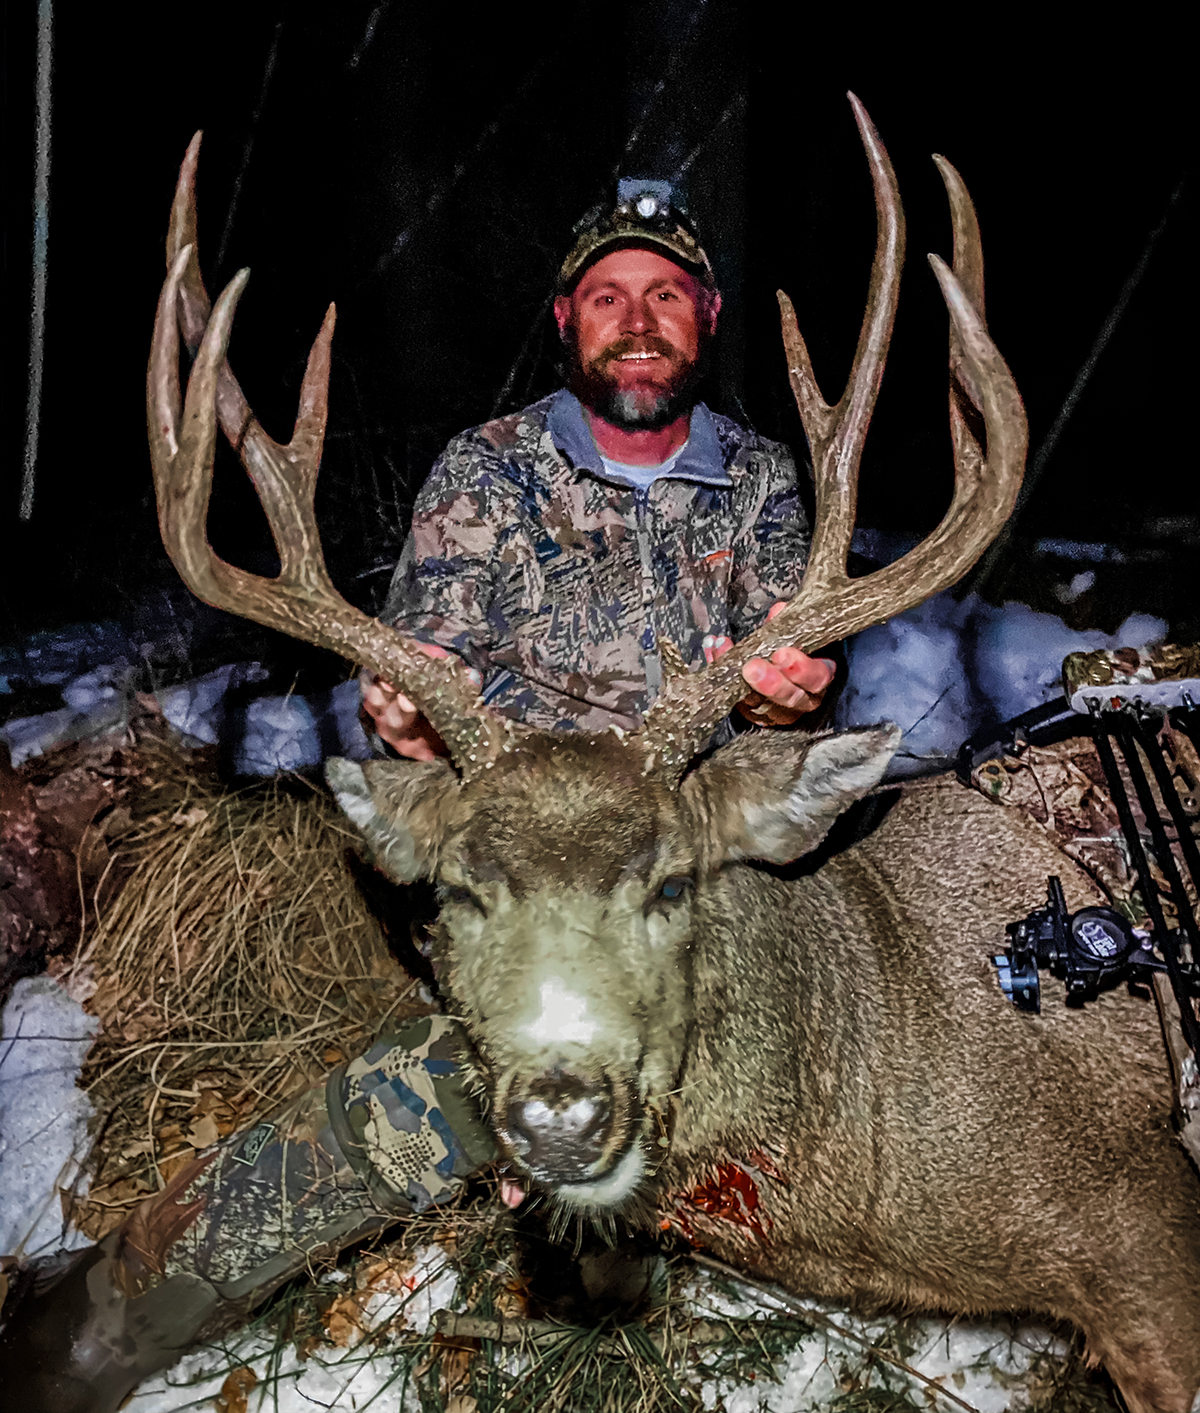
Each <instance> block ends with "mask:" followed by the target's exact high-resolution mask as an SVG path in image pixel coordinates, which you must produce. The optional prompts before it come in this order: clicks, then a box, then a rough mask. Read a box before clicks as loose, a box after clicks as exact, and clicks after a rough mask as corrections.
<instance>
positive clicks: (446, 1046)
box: [342, 1016, 496, 1212]
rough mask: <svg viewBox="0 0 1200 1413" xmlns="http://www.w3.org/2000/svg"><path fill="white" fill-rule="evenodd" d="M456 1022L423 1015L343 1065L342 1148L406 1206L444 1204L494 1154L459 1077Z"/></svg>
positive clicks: (418, 1208)
mask: <svg viewBox="0 0 1200 1413" xmlns="http://www.w3.org/2000/svg"><path fill="white" fill-rule="evenodd" d="M461 1044H462V1042H461V1040H460V1039H459V1032H458V1027H457V1025H456V1024H455V1023H454V1022H453V1021H450V1020H447V1019H446V1018H445V1017H444V1016H427V1017H425V1018H424V1019H423V1020H420V1021H415V1022H413V1023H412V1024H410V1025H408V1026H406V1027H405V1029H404V1032H403V1037H402V1041H401V1042H398V1041H397V1039H396V1037H394V1036H387V1037H384V1038H382V1039H380V1040H378V1041H376V1043H375V1044H374V1045H373V1046H372V1047H371V1048H370V1049H369V1050H368V1051H366V1053H365V1054H363V1055H360V1056H359V1057H358V1059H356V1060H352V1061H351V1062H350V1063H349V1064H348V1065H347V1066H346V1069H345V1079H344V1082H343V1083H344V1087H343V1091H342V1104H343V1112H344V1113H345V1116H346V1121H347V1123H348V1125H349V1128H350V1131H351V1133H352V1134H353V1136H354V1137H353V1142H352V1143H347V1142H346V1141H345V1140H344V1139H343V1145H342V1146H343V1147H344V1148H346V1149H347V1150H348V1156H350V1158H351V1160H352V1161H354V1160H355V1159H357V1160H358V1161H357V1162H356V1166H357V1167H358V1168H359V1171H360V1173H363V1174H364V1176H367V1179H368V1183H369V1185H370V1186H371V1189H372V1191H375V1190H377V1185H378V1183H379V1182H380V1181H382V1183H384V1184H385V1185H386V1188H387V1191H388V1192H389V1193H391V1194H396V1195H398V1196H400V1197H402V1198H403V1199H404V1200H405V1201H406V1202H408V1203H409V1204H410V1206H411V1207H412V1210H413V1211H414V1212H423V1211H424V1210H425V1208H426V1207H429V1206H431V1205H432V1204H434V1203H437V1202H445V1201H446V1200H447V1199H448V1198H450V1197H452V1196H453V1195H454V1193H455V1192H456V1191H457V1190H458V1188H459V1187H461V1185H462V1183H461V1179H462V1178H463V1177H465V1176H466V1175H467V1174H468V1173H471V1172H473V1171H474V1170H475V1169H476V1168H477V1167H479V1166H480V1164H482V1163H484V1162H486V1161H488V1159H489V1158H494V1157H495V1156H496V1151H495V1148H494V1146H493V1142H492V1139H491V1136H490V1134H489V1133H488V1131H487V1130H486V1129H485V1128H484V1127H483V1125H482V1123H481V1122H480V1119H479V1117H478V1111H477V1109H476V1108H475V1106H474V1105H473V1104H472V1103H471V1101H470V1098H469V1096H468V1094H467V1091H466V1088H465V1086H464V1083H463V1078H462V1073H461V1069H460V1064H459V1059H460V1057H461V1053H462V1050H461Z"/></svg>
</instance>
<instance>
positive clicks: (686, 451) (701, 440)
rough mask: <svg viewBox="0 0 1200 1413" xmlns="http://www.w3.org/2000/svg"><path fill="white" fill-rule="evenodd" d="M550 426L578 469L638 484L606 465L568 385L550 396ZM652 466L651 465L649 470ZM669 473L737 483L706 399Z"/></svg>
mask: <svg viewBox="0 0 1200 1413" xmlns="http://www.w3.org/2000/svg"><path fill="white" fill-rule="evenodd" d="M546 430H547V431H548V432H549V433H550V436H551V439H552V440H553V442H554V445H555V446H556V447H557V448H558V449H559V451H561V452H563V453H564V455H565V456H566V458H567V460H568V461H569V462H570V463H571V465H572V466H573V467H574V468H575V469H576V470H577V471H590V472H591V474H592V475H593V476H599V477H600V479H601V480H603V481H612V482H615V483H616V484H617V485H621V486H628V485H635V484H636V483H635V482H634V481H632V480H630V479H628V478H626V477H624V476H621V475H619V474H618V473H616V472H612V471H610V470H609V469H608V468H607V467H606V466H605V464H604V459H603V458H602V457H601V455H600V449H599V447H598V446H597V445H596V439H595V437H593V436H592V433H591V429H590V428H589V426H588V424H587V419H586V418H585V417H584V415H583V404H582V403H581V402H580V401H579V399H578V398H577V397H576V396H575V394H574V393H572V392H568V391H567V389H566V388H563V389H562V390H561V391H560V392H556V393H555V394H554V395H553V397H551V399H550V406H549V410H548V411H547V413H546ZM650 469H651V468H649V467H647V470H650ZM667 477H668V478H669V479H670V480H672V481H697V482H699V483H700V485H702V486H731V485H732V484H733V482H732V481H731V480H730V479H729V472H728V471H726V469H725V453H724V452H723V451H722V449H721V443H720V440H719V439H718V437H717V429H716V427H715V426H714V424H713V418H712V413H711V412H710V411H709V410H708V408H707V407H705V405H704V404H703V403H702V402H698V403H697V404H696V405H695V407H693V408H692V416H691V426H690V428H689V432H688V439H687V444H686V445H685V446H683V447H682V448H681V449H680V452H679V455H678V456H677V457H676V458H675V461H674V464H673V465H672V466H671V469H670V471H669V472H667Z"/></svg>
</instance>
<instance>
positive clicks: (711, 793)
mask: <svg viewBox="0 0 1200 1413" xmlns="http://www.w3.org/2000/svg"><path fill="white" fill-rule="evenodd" d="M901 734H902V733H901V730H900V728H899V727H898V726H895V725H893V724H892V723H891V722H890V721H889V722H885V723H883V725H881V726H873V727H868V728H867V729H865V730H859V731H846V732H842V733H841V734H839V735H836V736H833V735H831V736H816V737H802V736H792V737H784V738H781V737H779V736H774V735H773V734H772V733H771V732H761V733H756V734H755V735H754V736H743V737H742V738H741V739H740V740H738V741H735V742H733V743H732V744H731V745H729V746H726V747H725V749H724V750H721V751H718V752H717V753H716V754H715V755H714V756H712V757H711V758H710V759H709V760H707V761H705V762H704V764H703V765H701V766H700V768H699V769H698V770H697V771H695V772H694V774H693V775H692V776H691V777H689V779H688V780H687V781H685V783H684V787H683V788H684V794H685V797H686V798H687V799H688V802H689V804H690V806H691V809H692V813H693V815H694V816H695V817H696V822H697V823H698V824H699V825H700V826H701V833H702V834H703V836H705V838H706V842H707V844H708V854H709V864H710V867H713V868H719V867H720V866H721V864H723V863H733V862H736V861H737V860H738V859H762V860H763V861H764V862H766V863H776V864H784V863H791V861H792V860H793V859H798V858H800V857H801V856H802V855H804V854H807V853H810V852H811V851H812V850H813V849H815V848H816V847H817V845H818V844H819V843H820V842H821V840H822V839H824V837H825V835H826V834H828V833H829V830H830V828H831V827H832V825H833V822H834V820H835V819H837V817H838V815H840V814H841V813H842V812H843V811H844V810H845V809H847V808H849V806H850V805H852V804H853V803H854V801H855V800H858V799H861V798H862V796H863V795H865V794H866V793H867V792H868V791H869V790H873V789H874V788H875V786H876V785H878V784H879V782H880V780H881V779H882V778H883V773H884V771H885V770H886V769H887V767H888V762H889V761H890V760H891V758H892V756H893V755H895V753H896V747H897V746H898V745H899V744H900V737H901Z"/></svg>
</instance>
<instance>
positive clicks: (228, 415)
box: [167, 132, 254, 450]
mask: <svg viewBox="0 0 1200 1413" xmlns="http://www.w3.org/2000/svg"><path fill="white" fill-rule="evenodd" d="M203 136H204V134H203V133H202V132H197V133H196V134H195V136H194V137H193V138H192V140H191V142H189V143H188V147H187V152H186V153H185V154H184V158H183V162H182V163H181V164H180V167H179V180H178V181H177V182H176V184H175V197H174V200H173V201H172V202H171V219H170V222H169V223H168V225H167V269H168V270H170V269H171V268H172V266H173V265H174V263H175V261H176V260H177V259H178V257H179V255H180V253H181V252H182V251H184V250H187V249H188V248H189V247H190V249H191V254H190V256H189V257H188V260H187V262H186V263H185V265H184V270H183V277H182V279H181V280H180V282H179V297H178V303H177V308H178V313H179V324H180V327H181V328H182V330H183V337H184V341H185V342H186V344H187V346H188V348H189V349H190V350H191V352H192V353H195V351H196V350H197V349H198V348H199V347H200V340H201V339H202V338H203V337H204V330H205V328H207V326H208V316H209V315H210V314H211V313H212V301H211V300H210V299H209V297H208V290H206V289H205V287H204V277H203V276H202V275H201V273H200V257H199V251H200V242H199V238H198V235H197V222H196V168H197V165H198V163H199V161H200V142H201V139H202V138H203ZM217 417H218V418H219V420H220V423H221V430H222V431H223V432H224V433H225V435H226V437H228V438H229V441H230V444H231V445H232V446H233V447H234V449H235V450H240V449H241V446H242V441H243V439H244V438H245V436H246V433H247V432H248V431H249V429H250V424H251V423H252V422H253V421H254V413H253V412H251V410H250V404H249V403H248V402H247V401H246V395H245V394H244V393H243V392H242V389H241V386H240V385H239V383H238V380H237V379H236V378H235V377H234V376H233V371H232V369H231V368H230V367H229V364H228V363H225V364H224V365H223V366H222V368H221V371H220V374H219V375H218V377H217Z"/></svg>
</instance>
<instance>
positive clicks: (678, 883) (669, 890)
mask: <svg viewBox="0 0 1200 1413" xmlns="http://www.w3.org/2000/svg"><path fill="white" fill-rule="evenodd" d="M691 886H692V880H691V879H690V878H689V877H688V876H687V874H686V873H673V874H671V875H670V877H668V878H664V879H663V881H662V883H661V884H660V885H659V888H658V892H657V893H656V894H655V895H654V897H653V899H652V902H654V903H666V904H668V905H670V904H671V903H678V902H679V901H680V900H681V899H682V898H683V897H684V895H685V894H686V893H687V892H688V890H689V889H690V888H691Z"/></svg>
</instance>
